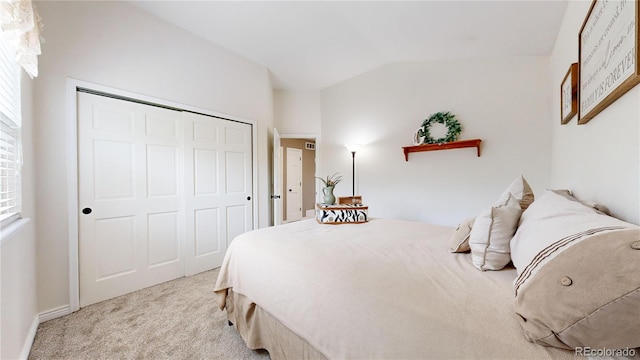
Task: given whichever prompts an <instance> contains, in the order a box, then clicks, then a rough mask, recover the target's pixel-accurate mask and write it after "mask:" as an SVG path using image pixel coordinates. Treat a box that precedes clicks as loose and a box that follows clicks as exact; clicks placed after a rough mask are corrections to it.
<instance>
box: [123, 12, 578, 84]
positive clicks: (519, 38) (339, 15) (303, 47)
mask: <svg viewBox="0 0 640 360" xmlns="http://www.w3.org/2000/svg"><path fill="white" fill-rule="evenodd" d="M132 3H133V4H134V5H135V6H137V7H139V8H141V9H143V10H145V11H147V12H149V13H151V14H153V15H155V16H157V17H160V18H162V19H164V20H166V21H168V22H171V23H173V24H175V25H177V26H179V27H181V28H184V29H186V30H188V31H190V32H192V33H194V34H196V35H198V36H200V37H202V38H204V39H206V40H209V41H211V42H212V43H215V44H218V45H220V46H222V47H224V48H227V49H229V50H231V51H233V52H235V53H237V54H240V55H242V56H244V57H246V58H248V59H250V60H252V61H254V62H256V63H259V64H262V65H264V66H266V67H267V68H269V70H270V71H271V73H272V77H273V84H274V87H275V88H276V89H295V90H319V89H322V88H325V87H327V86H331V85H333V84H336V83H339V82H341V81H344V80H346V79H349V78H351V77H354V76H356V75H358V74H361V73H364V72H367V71H370V70H372V69H375V68H378V67H380V66H383V65H385V64H388V63H393V62H404V61H424V60H446V59H460V58H477V57H496V56H522V55H549V54H550V53H551V50H552V49H553V45H554V42H555V39H556V35H557V33H558V30H559V28H560V24H561V22H562V17H563V15H564V11H565V8H566V5H567V0H553V1H542V0H529V1H525V0H521V1H517V0H512V1H484V0H474V1H384V2H383V1H132Z"/></svg>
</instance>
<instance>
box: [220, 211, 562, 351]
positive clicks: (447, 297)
mask: <svg viewBox="0 0 640 360" xmlns="http://www.w3.org/2000/svg"><path fill="white" fill-rule="evenodd" d="M452 233H453V228H449V227H443V226H435V225H428V224H423V223H417V222H407V221H399V220H387V219H374V220H372V221H370V222H368V223H365V224H357V225H356V224H353V225H347V224H345V225H320V224H317V223H316V222H315V221H314V220H307V221H301V222H297V223H291V224H287V225H281V226H277V227H271V228H265V229H260V230H256V231H251V232H248V233H245V234H243V235H241V236H239V237H237V238H236V239H235V240H234V241H233V243H232V244H231V245H230V247H229V249H228V251H227V254H226V257H225V260H224V263H223V265H222V268H221V270H220V274H219V276H218V281H217V284H216V287H215V291H216V292H217V293H218V294H219V295H223V296H218V299H219V301H220V302H221V304H220V306H221V307H224V294H225V292H226V289H227V288H233V291H234V292H237V293H240V294H242V295H244V296H246V297H248V298H250V299H252V300H253V301H254V302H255V303H256V304H258V305H259V306H260V307H261V308H262V309H264V310H265V311H267V312H268V313H269V314H271V315H272V316H273V317H275V318H276V319H278V320H279V321H280V322H281V323H283V324H284V325H285V326H287V327H288V328H289V329H291V330H292V331H293V332H295V333H296V334H298V335H299V336H300V337H302V338H303V339H305V340H306V341H307V342H309V343H310V344H311V345H312V346H313V347H314V348H316V349H317V350H318V351H320V352H321V353H323V354H324V355H325V356H326V357H328V358H330V359H374V358H380V359H392V358H393V359H400V358H402V359H410V358H491V359H495V358H510V359H511V358H535V359H540V358H573V353H572V352H569V351H564V350H560V349H555V348H545V347H542V346H539V345H534V344H531V343H529V342H527V341H526V340H525V338H524V335H523V333H522V330H521V328H520V326H519V325H518V323H517V320H516V318H515V316H516V315H515V314H514V312H513V305H512V303H513V286H512V284H513V280H514V279H515V277H516V274H515V270H514V269H512V268H511V269H507V270H502V271H494V272H481V271H479V270H477V269H475V268H474V267H473V265H472V264H471V258H470V255H469V254H451V253H449V252H448V250H447V249H448V242H449V238H450V236H451V234H452Z"/></svg>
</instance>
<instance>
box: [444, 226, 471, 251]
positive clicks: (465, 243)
mask: <svg viewBox="0 0 640 360" xmlns="http://www.w3.org/2000/svg"><path fill="white" fill-rule="evenodd" d="M475 219H476V218H475V217H471V218H468V219H466V220H465V221H463V222H461V223H460V224H458V227H457V228H456V230H455V231H454V232H453V236H451V244H450V245H449V251H450V252H452V253H461V252H468V251H471V248H470V247H469V234H470V233H471V228H473V222H474V221H475Z"/></svg>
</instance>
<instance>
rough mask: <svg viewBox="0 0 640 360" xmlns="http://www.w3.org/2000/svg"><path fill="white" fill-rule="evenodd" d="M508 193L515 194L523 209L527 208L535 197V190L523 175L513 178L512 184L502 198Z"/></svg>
mask: <svg viewBox="0 0 640 360" xmlns="http://www.w3.org/2000/svg"><path fill="white" fill-rule="evenodd" d="M508 193H511V194H513V196H514V197H515V198H516V199H517V200H518V203H519V204H520V208H521V209H522V210H527V208H528V207H529V205H531V203H532V202H533V200H534V198H535V197H534V195H533V190H531V186H529V183H528V182H527V180H525V178H524V176H522V175H520V176H518V177H517V178H516V179H515V180H513V182H512V183H511V185H509V187H508V188H507V190H505V191H504V193H503V194H502V196H501V197H500V198H505V196H506V194H508Z"/></svg>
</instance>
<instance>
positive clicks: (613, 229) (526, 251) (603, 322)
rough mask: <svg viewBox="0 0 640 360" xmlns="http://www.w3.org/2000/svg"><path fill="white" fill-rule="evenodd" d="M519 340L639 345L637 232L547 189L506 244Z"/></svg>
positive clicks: (639, 252)
mask: <svg viewBox="0 0 640 360" xmlns="http://www.w3.org/2000/svg"><path fill="white" fill-rule="evenodd" d="M511 257H512V260H513V263H514V265H515V266H516V269H517V271H518V278H517V279H516V281H515V282H514V290H515V306H514V308H515V311H516V313H517V314H518V320H519V322H520V325H521V326H522V328H523V330H524V332H525V336H526V338H527V339H528V340H529V341H531V342H535V343H539V344H542V345H545V346H556V347H560V348H567V349H573V348H576V347H591V348H609V349H622V348H635V347H639V346H640V336H638V334H640V321H639V320H638V319H640V276H639V275H638V274H640V227H638V226H636V225H634V224H630V223H627V222H624V221H621V220H618V219H615V218H612V217H610V216H607V215H605V214H603V213H601V212H599V211H596V210H594V209H593V208H591V207H589V206H587V205H585V204H583V203H582V202H580V201H579V200H577V199H575V198H574V197H572V196H571V195H569V194H568V193H561V192H557V191H556V192H554V191H547V192H545V193H544V194H543V195H542V196H540V197H539V198H538V199H537V200H536V201H535V202H534V203H533V204H532V205H531V206H530V207H529V209H527V211H525V212H524V213H523V214H522V217H521V220H520V225H519V227H518V231H517V232H516V235H515V236H514V238H513V240H512V241H511Z"/></svg>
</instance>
